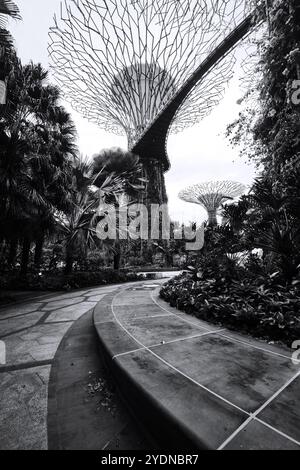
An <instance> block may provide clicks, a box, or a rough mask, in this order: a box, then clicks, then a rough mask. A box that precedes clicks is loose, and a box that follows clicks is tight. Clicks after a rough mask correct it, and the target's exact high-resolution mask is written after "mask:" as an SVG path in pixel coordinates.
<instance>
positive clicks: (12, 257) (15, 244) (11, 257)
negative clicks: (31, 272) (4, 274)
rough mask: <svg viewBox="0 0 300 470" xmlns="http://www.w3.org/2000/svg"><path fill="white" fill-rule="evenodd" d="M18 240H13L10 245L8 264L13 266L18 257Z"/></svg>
mask: <svg viewBox="0 0 300 470" xmlns="http://www.w3.org/2000/svg"><path fill="white" fill-rule="evenodd" d="M17 248H18V240H17V239H16V238H13V239H12V240H11V242H10V245H9V254H8V264H9V265H10V266H11V265H13V264H15V261H16V256H17Z"/></svg>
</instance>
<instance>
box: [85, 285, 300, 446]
mask: <svg viewBox="0 0 300 470" xmlns="http://www.w3.org/2000/svg"><path fill="white" fill-rule="evenodd" d="M94 324H95V328H96V330H97V333H98V337H99V343H100V346H101V350H102V352H103V354H104V357H105V360H106V364H107V366H108V367H109V369H110V370H111V372H112V374H113V376H114V378H115V380H116V383H117V385H118V388H119V390H120V392H121V393H122V395H123V397H124V399H125V400H126V402H127V404H128V406H129V407H130V408H131V410H132V411H133V413H134V414H135V415H136V416H137V417H138V419H139V420H140V421H141V422H142V424H143V425H144V426H145V427H146V429H147V430H148V431H150V432H151V434H152V435H153V436H154V438H155V440H156V441H157V442H158V443H159V445H160V446H161V447H167V448H170V449H176V450H178V449H197V450H199V449H232V448H234V449H244V448H245V449H246V448H255V449H256V448H257V449H259V448H262V449H269V448H272V449H273V448H274V449H281V448H289V449H290V448H297V449H298V450H299V449H300V447H299V445H300V444H299V442H300V435H299V434H300V431H299V426H296V424H295V420H294V419H290V420H289V419H288V418H287V420H286V422H285V420H284V419H283V415H282V414H280V413H279V414H278V412H277V411H276V410H278V406H282V407H283V409H286V407H287V406H288V405H287V403H286V402H287V400H288V397H287V395H286V394H287V393H291V389H290V386H291V385H292V384H293V383H294V382H295V381H298V385H299V380H300V371H299V369H300V366H299V365H293V363H292V362H291V360H290V357H289V355H288V351H286V350H284V349H278V348H276V347H270V346H268V345H266V344H265V343H264V342H258V341H254V340H251V339H249V338H248V337H243V336H241V335H238V334H235V333H232V332H229V331H227V330H224V329H222V330H220V329H218V328H216V327H215V326H213V325H210V324H207V323H205V322H202V321H200V320H198V319H196V318H193V317H191V316H188V315H186V314H184V313H180V312H178V311H177V310H176V309H172V308H171V307H169V306H168V305H167V304H166V303H165V302H163V301H161V300H160V299H159V298H158V289H157V288H155V286H151V285H149V284H147V283H145V284H144V285H142V286H135V287H132V286H131V287H129V288H128V287H126V286H124V287H121V288H120V289H119V290H118V292H117V293H116V292H114V293H112V294H109V295H107V296H106V297H104V298H103V299H102V301H101V302H100V303H99V304H98V305H97V306H96V307H95V309H94ZM279 392H280V393H279ZM294 395H295V396H294V403H296V404H295V405H294V407H295V413H298V416H299V420H300V415H299V411H298V410H299V409H300V407H299V398H298V395H297V387H295V392H294ZM279 398H281V399H282V400H283V402H282V404H281V403H280V402H279ZM273 405H274V406H273ZM279 420H280V421H279ZM298 424H299V422H298Z"/></svg>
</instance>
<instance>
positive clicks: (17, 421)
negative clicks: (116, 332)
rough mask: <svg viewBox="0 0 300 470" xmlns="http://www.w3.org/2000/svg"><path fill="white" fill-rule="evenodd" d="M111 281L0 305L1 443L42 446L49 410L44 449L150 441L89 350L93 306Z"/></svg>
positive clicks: (4, 446)
mask: <svg viewBox="0 0 300 470" xmlns="http://www.w3.org/2000/svg"><path fill="white" fill-rule="evenodd" d="M117 288H118V286H116V285H115V286H107V287H100V288H97V289H86V290H81V291H76V292H72V293H66V294H58V295H48V296H46V297H43V298H39V299H35V300H33V301H31V302H30V301H27V302H24V303H20V304H16V305H12V306H9V307H7V308H1V309H0V340H1V341H4V342H5V345H6V364H5V365H0V449H47V448H48V432H47V415H48V411H49V447H50V448H66V449H72V448H80V449H81V448H94V449H101V448H102V447H103V446H105V445H106V446H107V448H118V447H119V446H120V445H121V446H123V447H124V448H125V449H127V448H128V449H130V448H134V447H132V446H133V445H134V444H133V442H135V445H137V446H138V447H139V448H143V447H148V446H149V445H150V446H151V444H149V442H148V441H147V440H145V438H144V436H143V434H142V433H141V432H140V430H137V426H136V424H135V423H134V422H133V421H132V419H131V418H130V417H129V416H128V413H127V411H126V410H125V409H124V406H123V405H121V403H120V402H119V399H118V396H117V394H116V393H115V391H114V390H111V389H110V387H111V386H110V383H111V380H110V378H107V377H106V375H105V372H104V370H103V364H101V362H99V358H98V356H97V353H96V351H95V344H96V342H95V338H94V337H93V332H94V329H93V325H92V317H91V315H92V314H91V312H92V309H93V307H94V306H95V305H96V304H97V303H98V302H99V301H101V299H102V298H103V296H104V295H106V294H108V293H109V292H113V291H114V290H115V289H117ZM62 340H63V341H62ZM97 359H98V360H97ZM50 372H51V381H50V396H49V408H48V384H49V378H50ZM53 396H54V397H57V400H53ZM72 415H73V417H74V419H73V420H72ZM92 415H93V420H91V421H90V418H91V416H92ZM79 422H80V423H81V424H80V426H79ZM72 423H73V424H72ZM96 430H97V431H96ZM137 433H138V435H139V437H138V438H137ZM146 442H147V444H146Z"/></svg>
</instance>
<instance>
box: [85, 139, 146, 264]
mask: <svg viewBox="0 0 300 470" xmlns="http://www.w3.org/2000/svg"><path fill="white" fill-rule="evenodd" d="M99 170H101V171H100V173H99V175H98V176H97V177H96V179H95V185H97V186H99V185H100V184H101V182H103V180H104V179H105V177H107V175H109V174H112V173H113V174H114V175H116V176H119V177H120V178H121V179H122V181H123V188H122V193H123V194H125V195H127V197H128V202H129V203H131V204H132V203H134V201H135V199H136V198H138V197H139V195H140V194H142V192H143V191H144V189H145V183H146V182H147V180H146V179H145V178H143V167H142V165H141V163H140V160H139V157H138V156H137V155H134V154H133V153H131V152H127V151H124V150H122V149H120V148H117V147H116V148H112V149H105V150H102V152H100V153H99V154H98V155H96V156H95V157H94V174H96V173H97V172H98V171H99ZM108 202H110V203H111V204H112V205H114V206H115V207H116V208H118V206H119V199H118V198H115V197H114V198H113V199H111V200H108ZM121 245H122V243H121V242H120V239H119V231H118V220H117V238H116V240H115V241H114V242H113V243H110V244H108V246H109V249H110V251H111V252H112V253H113V259H114V269H115V270H119V269H120V262H121V251H122V246H121Z"/></svg>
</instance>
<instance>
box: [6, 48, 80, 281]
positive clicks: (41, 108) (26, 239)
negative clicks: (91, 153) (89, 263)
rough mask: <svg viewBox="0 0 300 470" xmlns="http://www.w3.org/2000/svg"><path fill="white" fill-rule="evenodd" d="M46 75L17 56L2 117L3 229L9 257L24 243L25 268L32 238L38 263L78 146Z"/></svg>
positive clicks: (63, 199) (64, 200)
mask: <svg viewBox="0 0 300 470" xmlns="http://www.w3.org/2000/svg"><path fill="white" fill-rule="evenodd" d="M46 78H47V72H46V71H45V70H44V69H43V68H42V67H41V65H40V64H37V65H34V64H32V63H31V64H28V65H25V66H23V65H22V64H21V62H20V60H19V59H17V58H16V57H15V58H14V61H13V69H12V71H11V73H10V74H9V77H8V94H7V104H6V106H5V112H4V113H3V114H2V116H1V117H0V168H1V171H0V183H1V185H0V209H1V214H0V218H1V235H2V238H4V239H6V240H7V241H8V243H9V244H10V245H11V249H10V256H9V259H10V262H11V263H13V261H14V255H15V253H16V248H17V246H18V243H19V242H20V244H22V246H23V249H22V251H23V254H22V263H21V265H22V267H21V271H22V273H23V274H25V273H26V271H27V266H28V261H29V252H30V247H31V244H32V242H33V241H35V242H36V256H35V261H36V265H37V267H38V266H39V264H40V261H41V253H42V247H43V239H44V236H45V234H46V233H47V232H49V231H51V230H52V228H53V224H54V219H53V215H54V213H55V211H56V210H62V209H63V208H64V207H65V205H66V204H67V199H68V186H69V184H70V179H69V176H68V175H69V169H70V161H71V160H72V158H73V157H74V156H75V155H76V151H77V150H76V147H75V128H74V125H73V123H72V121H71V118H70V116H69V115H68V114H67V113H66V112H65V111H64V110H63V109H62V108H61V107H60V106H58V100H59V92H58V90H57V88H56V87H53V86H51V85H47V84H46Z"/></svg>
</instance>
